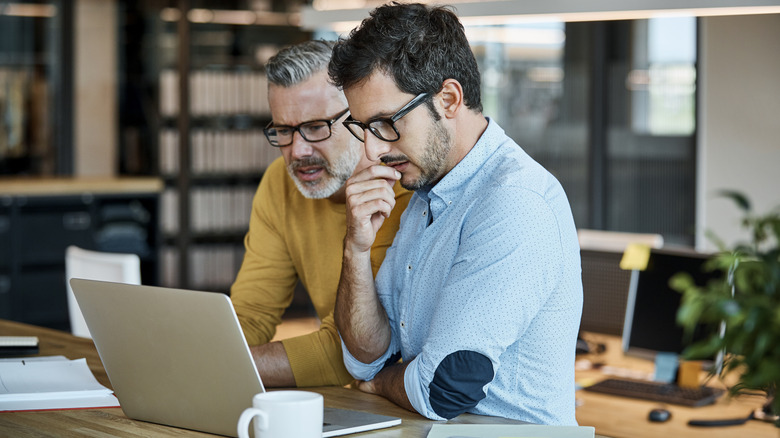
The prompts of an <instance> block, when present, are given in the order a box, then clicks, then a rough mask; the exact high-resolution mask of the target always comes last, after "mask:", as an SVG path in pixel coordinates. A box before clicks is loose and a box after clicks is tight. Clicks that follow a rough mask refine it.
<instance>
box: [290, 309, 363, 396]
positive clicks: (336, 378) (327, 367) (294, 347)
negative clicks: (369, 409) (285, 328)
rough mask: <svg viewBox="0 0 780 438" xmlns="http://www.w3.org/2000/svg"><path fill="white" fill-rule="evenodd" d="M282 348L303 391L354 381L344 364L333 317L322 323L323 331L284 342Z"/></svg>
mask: <svg viewBox="0 0 780 438" xmlns="http://www.w3.org/2000/svg"><path fill="white" fill-rule="evenodd" d="M282 345H284V349H285V351H286V352H287V360H288V361H289V362H290V368H292V372H293V375H294V376H295V383H296V384H297V385H298V387H299V388H300V387H309V386H326V385H338V386H344V385H346V384H348V383H350V382H352V381H353V380H354V378H353V377H352V376H351V375H350V374H349V372H348V371H347V369H346V366H345V364H344V357H343V356H342V350H341V339H340V338H339V334H338V332H337V330H336V325H335V323H334V321H333V314H332V313H331V314H330V315H328V316H326V317H325V318H323V319H322V323H321V325H320V329H319V330H317V331H315V332H312V333H307V334H305V335H301V336H295V337H292V338H287V339H284V340H283V341H282Z"/></svg>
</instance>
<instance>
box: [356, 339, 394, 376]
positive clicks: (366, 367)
mask: <svg viewBox="0 0 780 438" xmlns="http://www.w3.org/2000/svg"><path fill="white" fill-rule="evenodd" d="M341 350H342V352H343V355H344V366H346V368H347V371H349V374H351V375H352V377H354V378H355V379H357V380H371V379H373V378H374V377H375V376H376V375H377V374H378V373H379V372H380V371H382V368H384V367H385V366H387V365H388V362H391V361H393V362H394V360H393V359H397V358H398V357H399V355H400V352H401V347H400V346H399V345H398V342H397V341H396V337H395V336H392V337H391V338H390V345H389V346H388V347H387V350H386V351H385V353H384V354H383V355H382V356H380V357H379V358H378V359H377V360H375V361H373V362H371V363H363V362H361V361H359V360H357V359H355V356H352V354H351V353H350V352H349V349H347V346H346V345H345V344H344V340H343V339H342V340H341Z"/></svg>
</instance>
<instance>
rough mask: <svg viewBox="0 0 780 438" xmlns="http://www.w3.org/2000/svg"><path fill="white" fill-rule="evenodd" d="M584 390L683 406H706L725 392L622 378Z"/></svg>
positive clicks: (605, 381)
mask: <svg viewBox="0 0 780 438" xmlns="http://www.w3.org/2000/svg"><path fill="white" fill-rule="evenodd" d="M585 390H586V391H592V392H599V393H602V394H609V395H618V396H622V397H631V398H638V399H642V400H652V401H657V402H662V403H669V404H673V405H683V406H706V405H709V404H712V403H715V400H717V399H718V397H720V396H721V395H722V394H723V393H724V392H725V391H724V390H723V389H719V388H710V387H708V386H700V387H698V388H682V387H680V386H677V385H675V384H672V383H660V382H648V381H646V380H631V379H624V378H620V379H616V378H610V379H606V380H602V381H600V382H598V383H595V384H593V385H591V386H587V387H585Z"/></svg>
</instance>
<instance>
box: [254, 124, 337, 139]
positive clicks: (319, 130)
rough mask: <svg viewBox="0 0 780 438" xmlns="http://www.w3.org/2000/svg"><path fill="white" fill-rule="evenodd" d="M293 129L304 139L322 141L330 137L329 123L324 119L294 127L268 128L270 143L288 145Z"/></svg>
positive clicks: (293, 132)
mask: <svg viewBox="0 0 780 438" xmlns="http://www.w3.org/2000/svg"><path fill="white" fill-rule="evenodd" d="M295 131H298V132H300V133H301V136H302V137H303V138H304V140H306V141H322V140H325V139H326V138H328V137H330V125H328V122H325V121H319V120H318V121H314V122H309V123H304V124H302V125H300V126H298V127H297V129H296V128H294V127H289V126H280V127H270V128H268V130H267V132H268V140H269V141H270V142H271V144H274V143H276V144H278V145H288V144H290V143H292V139H293V134H295Z"/></svg>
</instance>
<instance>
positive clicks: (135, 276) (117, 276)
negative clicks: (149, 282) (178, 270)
mask: <svg viewBox="0 0 780 438" xmlns="http://www.w3.org/2000/svg"><path fill="white" fill-rule="evenodd" d="M74 277H75V278H86V279H88V280H102V281H113V282H116V283H127V284H141V260H140V258H139V257H138V256H137V255H136V254H124V253H109V252H99V251H91V250H86V249H82V248H79V247H77V246H73V245H71V246H69V247H68V248H67V249H66V250H65V278H66V281H65V282H66V284H67V288H68V315H69V316H70V330H71V333H73V335H75V336H81V337H84V338H91V337H92V336H91V335H90V333H89V329H88V328H87V323H86V322H84V316H83V315H82V314H81V309H79V305H78V303H77V302H76V297H75V295H73V290H72V289H71V287H70V279H71V278H74Z"/></svg>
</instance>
